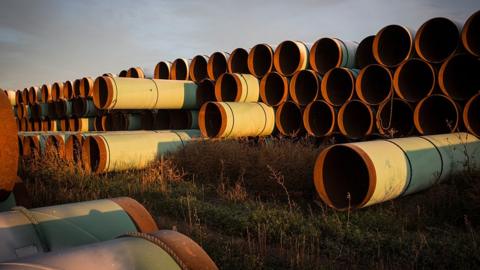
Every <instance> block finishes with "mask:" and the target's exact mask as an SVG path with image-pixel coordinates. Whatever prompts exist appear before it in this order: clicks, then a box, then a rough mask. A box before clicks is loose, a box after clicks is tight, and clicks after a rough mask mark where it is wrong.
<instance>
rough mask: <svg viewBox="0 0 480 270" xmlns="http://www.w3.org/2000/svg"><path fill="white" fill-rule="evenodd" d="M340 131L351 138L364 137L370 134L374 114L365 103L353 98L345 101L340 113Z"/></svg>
mask: <svg viewBox="0 0 480 270" xmlns="http://www.w3.org/2000/svg"><path fill="white" fill-rule="evenodd" d="M338 126H339V128H340V131H341V132H342V133H343V134H344V135H345V136H349V137H351V138H362V137H365V136H367V135H369V134H370V133H371V131H372V127H373V114H372V111H371V109H370V107H369V106H368V105H366V104H365V103H363V102H361V101H358V100H352V101H350V102H347V103H345V104H344V105H343V106H342V107H341V108H340V111H339V114H338Z"/></svg>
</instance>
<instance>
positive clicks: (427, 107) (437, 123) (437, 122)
mask: <svg viewBox="0 0 480 270" xmlns="http://www.w3.org/2000/svg"><path fill="white" fill-rule="evenodd" d="M458 117H459V115H458V111H457V107H456V104H455V102H454V101H453V100H451V99H449V98H448V97H445V96H442V95H431V96H429V97H427V98H425V99H423V100H422V101H420V103H418V105H417V107H416V108H415V115H414V120H415V126H416V128H417V130H418V132H420V134H422V135H429V134H443V133H450V132H453V131H455V130H456V129H457V127H458Z"/></svg>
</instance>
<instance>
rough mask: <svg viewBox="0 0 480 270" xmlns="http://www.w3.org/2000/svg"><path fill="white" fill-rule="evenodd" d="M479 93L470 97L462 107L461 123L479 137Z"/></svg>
mask: <svg viewBox="0 0 480 270" xmlns="http://www.w3.org/2000/svg"><path fill="white" fill-rule="evenodd" d="M479 115H480V94H476V95H475V96H473V97H471V98H470V99H469V100H468V102H467V104H465V108H464V109H463V123H464V124H465V127H466V128H467V130H468V131H469V132H470V133H472V134H474V135H475V136H477V137H480V120H479V117H478V116H479Z"/></svg>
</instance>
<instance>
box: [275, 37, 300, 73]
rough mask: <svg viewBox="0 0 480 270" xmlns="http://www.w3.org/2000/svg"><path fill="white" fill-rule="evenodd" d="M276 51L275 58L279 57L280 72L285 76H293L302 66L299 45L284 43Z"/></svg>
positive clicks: (289, 42) (290, 42)
mask: <svg viewBox="0 0 480 270" xmlns="http://www.w3.org/2000/svg"><path fill="white" fill-rule="evenodd" d="M277 50H278V51H276V54H275V55H274V57H277V59H278V60H277V61H278V66H276V68H277V69H278V72H279V73H280V74H282V75H284V76H291V75H292V74H293V73H295V72H296V71H297V69H298V67H299V65H300V61H301V59H300V58H301V56H300V54H301V52H300V49H299V48H298V46H297V44H296V43H295V42H293V41H291V40H287V41H284V42H282V43H281V44H280V45H279V46H278V48H277Z"/></svg>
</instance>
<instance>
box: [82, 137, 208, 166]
mask: <svg viewBox="0 0 480 270" xmlns="http://www.w3.org/2000/svg"><path fill="white" fill-rule="evenodd" d="M199 134H200V133H199V131H198V130H191V131H168V132H160V131H143V132H134V133H103V134H99V135H94V136H88V137H87V138H86V140H85V142H84V143H83V146H82V163H83V164H84V166H85V168H86V169H87V170H89V171H92V172H95V173H104V172H112V171H122V170H128V169H141V168H144V167H146V166H148V165H149V164H150V163H151V162H153V161H155V160H156V159H158V158H160V157H161V156H162V155H164V154H166V153H168V152H172V151H175V150H177V149H179V148H180V147H182V146H183V145H184V144H185V143H186V142H188V141H190V140H192V139H193V138H195V137H198V136H199ZM139 138H141V140H139Z"/></svg>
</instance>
